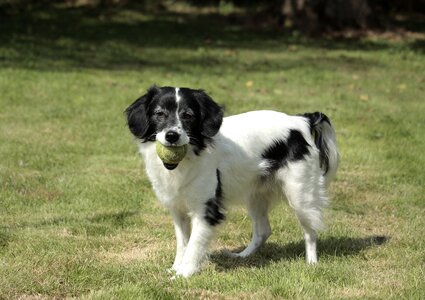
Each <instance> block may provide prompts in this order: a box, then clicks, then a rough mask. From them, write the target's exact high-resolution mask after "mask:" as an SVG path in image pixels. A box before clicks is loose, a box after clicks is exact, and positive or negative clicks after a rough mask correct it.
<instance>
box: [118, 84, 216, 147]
mask: <svg viewBox="0 0 425 300" xmlns="http://www.w3.org/2000/svg"><path fill="white" fill-rule="evenodd" d="M125 114H126V116H127V122H128V127H129V128H130V131H131V133H132V134H133V135H134V136H135V137H137V138H138V139H140V140H141V141H142V142H144V143H145V142H153V141H156V140H158V141H159V142H160V143H162V144H163V145H166V146H181V145H185V144H191V145H192V146H193V151H194V152H195V154H197V155H199V154H200V152H201V151H202V150H203V149H204V148H205V147H206V146H207V144H208V142H209V141H211V138H212V137H213V136H214V135H215V134H216V133H217V132H218V130H219V129H220V126H221V123H222V121H223V109H222V108H221V107H220V106H219V105H217V103H215V102H214V100H212V99H211V97H209V96H208V95H207V94H206V93H205V92H204V91H202V90H194V89H189V88H174V87H156V86H154V87H151V88H150V89H149V90H148V91H147V93H146V94H145V95H143V96H141V97H140V98H139V99H137V100H136V101H135V102H134V103H133V104H131V105H130V106H129V107H128V108H127V109H126V110H125Z"/></svg>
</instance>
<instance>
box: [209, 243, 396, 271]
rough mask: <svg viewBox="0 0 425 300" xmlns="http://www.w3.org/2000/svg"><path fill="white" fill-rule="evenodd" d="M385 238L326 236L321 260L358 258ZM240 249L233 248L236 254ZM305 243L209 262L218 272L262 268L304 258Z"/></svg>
mask: <svg viewBox="0 0 425 300" xmlns="http://www.w3.org/2000/svg"><path fill="white" fill-rule="evenodd" d="M389 239H390V237H387V236H368V237H364V238H347V237H328V238H325V239H320V240H319V243H318V248H319V251H318V252H319V253H318V254H319V259H320V257H322V258H324V257H344V256H352V255H358V254H359V253H360V252H362V251H364V250H366V249H368V248H372V247H377V246H380V245H383V244H385V243H387V242H388V240H389ZM241 250H243V249H240V248H238V249H235V250H233V251H234V252H239V251H241ZM304 255H305V250H304V241H300V242H297V243H289V244H286V245H280V244H276V243H266V244H265V245H264V246H263V247H261V248H260V250H259V251H258V252H257V253H255V254H254V255H252V256H250V257H247V258H232V257H229V256H228V254H226V251H218V252H215V253H213V254H212V255H211V257H210V259H211V261H212V262H214V263H215V264H216V265H217V266H218V269H219V270H220V269H221V270H223V271H224V270H229V269H236V268H243V267H247V268H249V267H257V268H259V267H264V266H267V265H268V264H270V263H273V262H277V261H282V260H295V259H297V260H298V259H304Z"/></svg>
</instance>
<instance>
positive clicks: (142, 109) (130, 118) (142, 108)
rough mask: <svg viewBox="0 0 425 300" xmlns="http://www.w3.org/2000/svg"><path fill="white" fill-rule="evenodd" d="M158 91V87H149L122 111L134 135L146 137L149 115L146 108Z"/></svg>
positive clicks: (141, 137)
mask: <svg viewBox="0 0 425 300" xmlns="http://www.w3.org/2000/svg"><path fill="white" fill-rule="evenodd" d="M158 92H159V88H158V87H156V86H153V87H151V88H150V89H149V90H148V91H147V93H146V94H145V95H143V96H141V97H140V98H138V99H137V100H136V101H134V102H133V104H131V105H130V106H129V107H128V108H127V109H126V110H125V111H124V114H125V115H126V116H127V124H128V128H129V129H130V131H131V133H132V134H133V135H134V136H136V137H138V138H140V139H144V138H147V137H146V133H147V132H148V129H149V116H148V114H147V110H148V106H149V103H150V102H151V101H152V98H153V97H154V96H155V95H156V94H157V93H158Z"/></svg>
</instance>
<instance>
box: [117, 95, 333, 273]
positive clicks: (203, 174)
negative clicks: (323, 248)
mask: <svg viewBox="0 0 425 300" xmlns="http://www.w3.org/2000/svg"><path fill="white" fill-rule="evenodd" d="M125 113H126V116H127V119H128V126H129V128H130V131H131V133H132V134H133V135H134V136H135V137H136V139H137V142H138V145H139V149H140V153H141V154H142V156H143V158H144V162H145V167H146V173H147V175H148V177H149V179H150V181H151V183H152V186H153V189H154V191H155V193H156V195H157V197H158V199H159V200H160V201H161V202H162V203H163V204H164V205H165V206H166V207H167V208H168V209H169V211H170V212H171V215H172V217H173V221H174V227H175V233H176V238H177V250H176V257H175V260H174V264H173V266H172V269H173V270H174V271H176V275H177V276H184V277H188V276H190V275H192V274H194V273H195V272H197V271H199V269H200V266H201V263H202V261H203V259H204V258H205V257H206V254H207V251H208V246H209V244H210V241H211V240H212V238H213V236H214V231H215V229H216V227H217V225H218V224H220V223H221V222H222V221H223V220H224V219H225V209H226V208H228V207H229V206H230V205H231V204H232V203H240V204H243V205H245V206H246V207H247V209H248V212H249V215H250V217H251V219H252V223H253V226H252V227H253V235H252V241H251V242H250V244H249V245H248V246H247V247H246V249H245V250H243V251H242V252H240V253H233V254H232V255H233V256H235V257H246V256H248V255H250V254H252V253H253V252H255V251H256V250H257V249H258V247H260V246H261V245H262V244H263V243H264V242H265V241H266V240H267V238H268V237H269V236H270V234H271V228H270V224H269V219H268V211H269V208H270V207H272V204H273V202H274V201H278V200H280V199H282V198H283V197H286V199H287V200H288V202H289V204H290V206H291V207H292V208H293V209H294V211H295V214H296V216H297V217H298V219H299V221H300V223H301V225H302V227H303V229H304V238H305V243H306V260H307V262H308V263H316V262H317V252H316V239H317V231H318V230H320V229H321V228H322V224H323V223H322V208H323V207H324V206H326V204H327V201H328V197H327V194H326V187H327V185H328V183H329V181H330V180H331V179H332V177H333V176H334V175H335V173H336V169H337V165H338V152H337V147H336V140H335V131H334V129H333V128H332V126H331V123H330V121H329V119H328V118H327V117H326V116H325V115H324V114H322V113H319V112H316V113H306V114H303V115H297V116H289V115H286V114H284V113H280V112H275V111H252V112H247V113H243V114H240V115H235V116H230V117H226V118H223V110H222V108H221V107H220V106H218V105H217V104H216V103H215V102H214V101H213V100H212V99H211V98H210V97H209V96H208V95H207V94H206V93H205V92H203V91H202V90H194V89H189V88H174V87H152V88H150V89H149V90H148V91H147V93H146V94H145V95H143V96H142V97H140V98H139V99H137V100H136V101H135V102H134V103H133V104H131V105H130V107H128V108H127V109H126V111H125ZM155 141H159V142H161V143H162V144H163V145H176V146H179V145H184V144H188V145H189V151H188V153H187V155H186V157H185V158H184V159H183V160H182V161H181V162H180V163H179V164H177V165H175V164H173V165H170V164H163V162H162V161H161V160H160V159H159V158H158V156H157V154H156V150H155Z"/></svg>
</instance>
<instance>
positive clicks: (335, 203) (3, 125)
mask: <svg viewBox="0 0 425 300" xmlns="http://www.w3.org/2000/svg"><path fill="white" fill-rule="evenodd" d="M1 18H2V19H1V20H0V26H1V27H0V30H1V31H0V91H1V94H0V298H2V299H3V298H4V299H16V298H19V299H47V298H68V297H75V298H83V299H105V298H106V299H108V298H109V299H111V298H114V299H117V298H118V299H200V298H201V299H274V298H278V299H282V298H283V299H294V298H295V299H296V298H304V299H329V298H336V299H346V298H350V299H364V298H372V299H402V298H408V299H424V298H425V285H424V278H425V238H424V236H425V218H424V215H425V198H424V186H425V174H424V166H425V154H424V149H425V141H424V136H425V56H424V55H425V52H424V48H423V46H424V40H423V36H419V37H418V36H416V37H414V38H407V39H402V40H398V39H390V40H388V39H382V38H380V37H379V36H378V37H376V38H364V39H361V40H356V41H353V40H332V39H313V38H307V37H303V36H302V35H299V34H286V33H283V32H280V31H269V30H266V29H264V30H258V29H253V28H250V27H244V26H241V25H239V23H238V22H235V20H233V19H231V18H224V17H222V16H219V15H214V16H210V15H198V16H194V15H190V14H183V13H180V14H177V13H174V14H165V13H163V14H157V15H153V14H144V13H141V12H139V11H137V10H126V9H120V10H116V11H99V10H83V9H66V10H65V9H49V10H34V11H31V12H29V13H26V12H23V13H21V14H19V15H13V16H2V17H1ZM421 38H422V39H421ZM154 83H156V84H158V85H173V86H187V87H193V88H203V89H205V90H206V91H207V92H208V93H209V94H210V95H211V96H212V97H213V98H214V99H215V100H216V101H217V102H219V103H221V104H223V105H225V107H226V114H227V115H231V114H235V113H239V112H244V111H248V110H253V109H274V110H280V111H284V112H287V113H291V114H295V113H302V112H307V111H316V110H319V111H323V112H325V113H326V114H327V115H328V116H329V117H330V118H331V120H332V122H333V124H334V126H335V127H336V130H337V135H338V142H339V147H340V152H341V165H340V169H339V173H338V176H337V179H336V180H335V182H334V183H333V185H331V189H330V194H331V197H332V203H331V205H330V206H329V208H328V209H327V210H326V223H327V229H326V230H325V231H324V232H322V233H321V235H320V242H319V259H320V262H319V264H318V265H317V266H308V265H306V264H305V262H304V245H303V240H302V232H301V229H300V227H299V226H298V224H297V221H296V219H295V217H294V215H293V213H292V211H291V210H290V208H289V207H288V205H287V204H286V203H282V204H281V205H280V206H278V207H277V208H276V209H275V210H274V211H273V212H272V214H271V224H272V228H273V235H272V236H271V237H270V239H269V241H268V242H267V244H266V245H265V246H264V247H263V248H262V249H261V251H259V252H258V253H257V254H255V255H254V256H253V257H251V258H248V259H243V260H238V259H231V258H228V257H226V256H225V255H224V254H223V250H224V249H233V250H234V249H239V248H242V247H243V246H244V245H246V244H247V243H248V242H249V240H250V235H251V228H250V226H251V225H250V222H249V220H248V218H247V217H246V216H245V214H244V212H243V211H242V210H238V209H236V210H233V211H229V213H228V217H227V220H228V221H227V222H226V223H225V224H224V225H223V226H222V227H221V228H220V231H219V233H218V236H217V240H216V242H215V243H214V244H213V245H212V249H211V257H210V261H209V262H208V263H207V264H205V268H204V269H203V271H202V272H201V273H200V274H198V275H196V276H194V277H192V278H190V279H177V280H175V281H171V280H170V277H171V276H170V274H168V273H167V272H166V269H167V268H168V267H170V266H171V264H172V261H173V257H174V249H175V241H174V230H173V226H172V221H171V218H170V217H169V214H168V212H167V211H166V210H165V209H164V208H163V207H162V206H161V205H160V204H158V203H157V201H156V199H155V196H154V194H153V193H152V191H151V189H150V185H149V182H148V180H147V178H146V176H145V174H144V171H143V166H142V163H141V160H140V158H139V157H138V155H137V149H136V146H135V144H134V142H133V139H132V137H131V135H130V133H129V132H128V129H127V128H126V123H125V119H124V116H123V111H124V109H125V108H126V107H127V106H128V105H129V104H130V103H131V102H132V101H134V100H135V99H136V98H137V97H139V96H140V95H141V94H142V93H144V91H145V90H146V89H147V88H148V87H149V86H150V85H152V84H154Z"/></svg>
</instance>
